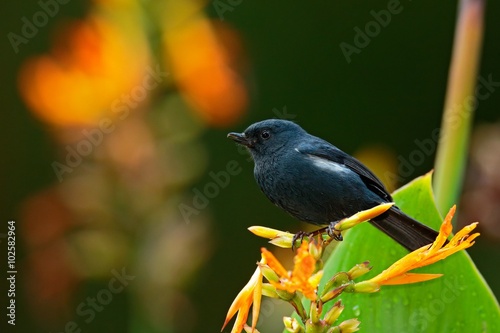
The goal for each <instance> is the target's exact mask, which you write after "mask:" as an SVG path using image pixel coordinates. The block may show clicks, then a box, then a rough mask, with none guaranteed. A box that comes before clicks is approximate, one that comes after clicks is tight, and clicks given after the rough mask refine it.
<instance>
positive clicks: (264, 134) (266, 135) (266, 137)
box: [260, 131, 271, 140]
mask: <svg viewBox="0 0 500 333" xmlns="http://www.w3.org/2000/svg"><path fill="white" fill-rule="evenodd" d="M260 137H261V138H262V139H264V140H267V139H269V138H270V137H271V133H269V131H262V133H260Z"/></svg>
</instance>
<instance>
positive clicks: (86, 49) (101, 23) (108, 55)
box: [19, 15, 148, 125]
mask: <svg viewBox="0 0 500 333" xmlns="http://www.w3.org/2000/svg"><path fill="white" fill-rule="evenodd" d="M60 30H61V31H64V33H63V35H61V36H58V38H57V40H56V43H55V46H54V48H53V50H52V52H51V54H45V55H41V56H38V57H34V58H31V59H29V60H28V61H27V62H26V63H25V64H24V65H23V66H22V68H21V71H20V75H19V85H20V90H21V94H22V96H23V97H24V99H25V101H26V103H27V104H28V106H29V107H30V108H31V110H32V111H33V112H34V113H35V114H36V115H37V116H38V117H40V118H41V119H43V120H44V121H46V122H49V123H51V124H55V125H88V124H94V123H95V122H96V121H97V120H100V119H102V117H103V116H104V115H107V113H109V110H110V108H111V107H112V103H113V101H114V100H115V99H117V98H118V97H119V96H120V95H121V94H123V93H126V92H128V91H129V90H130V89H131V88H132V87H133V86H134V85H136V84H137V82H138V81H139V80H140V79H141V77H142V76H143V75H144V71H145V70H146V66H147V59H148V54H147V48H146V44H145V41H141V40H140V39H138V38H137V37H138V36H140V34H137V33H136V34H133V33H128V32H127V31H126V30H124V29H122V28H121V27H118V26H117V24H116V23H115V22H113V21H112V20H109V19H105V18H104V17H101V16H98V15H91V16H89V17H88V18H87V19H85V20H81V21H76V22H71V23H66V25H65V26H63V28H62V29H60ZM132 36H133V37H132Z"/></svg>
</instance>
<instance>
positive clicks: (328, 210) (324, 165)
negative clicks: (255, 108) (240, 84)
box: [228, 119, 438, 251]
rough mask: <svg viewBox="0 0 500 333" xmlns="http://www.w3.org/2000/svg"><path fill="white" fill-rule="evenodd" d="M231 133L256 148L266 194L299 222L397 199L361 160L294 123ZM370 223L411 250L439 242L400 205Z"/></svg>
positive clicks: (323, 221) (325, 219) (320, 221)
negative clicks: (404, 211) (402, 209)
mask: <svg viewBox="0 0 500 333" xmlns="http://www.w3.org/2000/svg"><path fill="white" fill-rule="evenodd" d="M228 137H229V138H231V139H232V140H234V141H235V142H237V143H238V144H241V145H244V146H246V147H247V148H248V150H249V151H250V153H251V155H252V157H253V159H254V162H255V168H254V176H255V179H256V181H257V183H258V184H259V186H260V188H261V190H262V192H264V194H265V195H266V196H267V197H268V198H269V200H271V202H272V203H274V204H275V205H276V206H278V207H280V208H282V209H284V210H285V211H287V212H288V213H289V214H290V215H292V216H293V217H295V218H297V219H298V220H301V221H305V222H309V223H312V224H315V225H330V226H333V225H334V224H335V223H337V222H338V221H340V220H341V219H343V218H345V217H349V216H351V215H353V214H355V213H357V212H359V211H361V210H365V209H369V208H372V207H375V206H376V205H379V204H381V203H385V202H392V197H391V195H390V194H389V193H388V192H387V190H386V188H385V187H384V185H383V184H382V182H381V181H380V180H379V179H378V178H377V177H376V176H375V175H374V174H373V173H372V172H371V171H370V170H369V169H368V168H367V167H366V166H364V165H363V164H362V163H361V162H360V161H358V160H357V159H355V158H354V157H352V156H350V155H348V154H346V153H344V152H343V151H342V150H340V149H338V148H337V147H335V146H334V145H332V144H330V143H328V142H327V141H325V140H323V139H320V138H318V137H315V136H313V135H310V134H308V133H307V132H306V131H305V130H303V129H302V128H301V127H300V126H299V125H297V124H296V123H293V122H291V121H287V120H278V119H269V120H264V121H261V122H258V123H255V124H253V125H251V126H249V127H248V128H247V129H246V130H245V132H243V133H229V134H228ZM370 222H371V223H372V224H373V225H374V226H375V227H377V228H378V229H380V230H381V231H382V232H384V233H385V234H387V235H388V236H389V237H391V238H392V239H394V240H395V241H396V242H398V243H399V244H401V245H402V246H404V247H405V248H406V249H408V250H410V251H414V250H416V249H418V248H420V247H422V246H424V245H427V244H430V243H432V242H434V240H435V239H436V236H437V234H438V233H437V232H436V231H435V230H433V229H431V228H429V227H427V226H425V225H424V224H422V223H420V222H418V221H416V220H415V219H413V218H411V217H409V216H408V215H406V214H405V213H403V212H402V211H401V210H400V209H399V208H398V207H396V206H392V207H391V208H390V209H389V210H388V211H387V212H385V213H383V214H382V215H379V216H377V217H376V218H374V219H373V220H371V221H370Z"/></svg>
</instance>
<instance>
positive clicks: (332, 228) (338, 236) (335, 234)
mask: <svg viewBox="0 0 500 333" xmlns="http://www.w3.org/2000/svg"><path fill="white" fill-rule="evenodd" d="M337 223H339V221H333V222H330V224H329V225H328V227H326V232H327V234H328V236H330V237H331V238H333V239H335V240H336V241H338V242H341V241H343V240H344V238H343V237H342V234H341V232H340V231H338V230H337V229H335V226H336V225H337Z"/></svg>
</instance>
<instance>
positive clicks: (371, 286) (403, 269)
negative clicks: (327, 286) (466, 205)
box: [355, 206, 479, 292]
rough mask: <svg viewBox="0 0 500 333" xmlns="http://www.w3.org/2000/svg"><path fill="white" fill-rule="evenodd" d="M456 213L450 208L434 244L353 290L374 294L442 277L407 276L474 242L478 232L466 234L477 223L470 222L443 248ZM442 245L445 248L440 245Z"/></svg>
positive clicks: (413, 274)
mask: <svg viewBox="0 0 500 333" xmlns="http://www.w3.org/2000/svg"><path fill="white" fill-rule="evenodd" d="M454 214H455V206H453V207H452V208H451V209H450V211H449V212H448V214H447V215H446V217H445V219H444V221H443V224H442V225H441V228H440V230H439V235H438V236H437V238H436V240H435V241H434V243H432V245H431V246H429V245H426V246H422V247H421V248H420V249H417V250H415V251H413V252H411V253H410V254H408V255H406V256H405V257H403V258H401V259H400V260H398V261H396V262H395V263H394V264H393V265H392V266H391V267H389V268H388V269H386V270H385V271H383V272H382V273H380V274H379V275H377V276H375V277H374V278H372V279H370V280H367V281H363V282H360V283H357V284H356V285H355V290H356V291H357V292H376V291H378V290H379V289H380V286H383V285H396V284H407V283H415V282H422V281H427V280H432V279H435V278H438V277H440V276H442V274H419V273H407V272H408V271H410V270H413V269H416V268H419V267H424V266H428V265H432V264H433V263H435V262H437V261H439V260H442V259H445V258H446V257H448V256H450V255H452V254H454V253H456V252H458V251H460V250H464V249H466V248H469V247H471V246H472V245H473V244H474V239H475V238H476V237H477V236H479V233H475V234H472V235H470V234H469V233H470V232H471V231H472V230H474V228H475V227H476V226H477V222H475V223H472V224H470V225H468V226H466V227H464V228H463V229H462V230H460V231H459V232H457V234H456V235H455V236H453V238H452V239H451V240H450V241H449V243H448V244H446V245H445V242H446V239H447V238H448V236H449V235H450V234H451V231H452V225H451V220H452V219H453V215H454ZM443 245H444V246H443Z"/></svg>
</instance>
